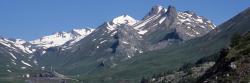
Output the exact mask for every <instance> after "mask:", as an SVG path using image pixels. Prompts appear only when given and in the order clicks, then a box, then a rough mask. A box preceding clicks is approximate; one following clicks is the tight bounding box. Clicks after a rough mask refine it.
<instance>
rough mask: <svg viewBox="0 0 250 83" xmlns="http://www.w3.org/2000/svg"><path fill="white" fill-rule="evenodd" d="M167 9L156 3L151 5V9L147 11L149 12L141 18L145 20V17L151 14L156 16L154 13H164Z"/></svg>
mask: <svg viewBox="0 0 250 83" xmlns="http://www.w3.org/2000/svg"><path fill="white" fill-rule="evenodd" d="M167 10H168V9H166V8H164V7H163V6H161V5H156V6H153V7H152V8H151V10H150V11H149V13H148V14H147V15H146V16H144V18H143V19H142V20H145V19H148V18H150V17H152V16H156V15H160V14H164V13H166V12H167Z"/></svg>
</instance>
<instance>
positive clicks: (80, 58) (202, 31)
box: [35, 6, 215, 78]
mask: <svg viewBox="0 0 250 83" xmlns="http://www.w3.org/2000/svg"><path fill="white" fill-rule="evenodd" d="M157 11H159V12H157ZM213 29H215V26H214V24H212V23H211V21H209V20H207V19H206V18H204V17H202V16H198V15H196V14H195V13H194V12H191V11H185V12H178V11H176V9H175V7H173V6H169V7H168V8H164V7H162V6H154V7H153V8H152V9H151V10H150V11H149V13H148V14H146V15H145V16H144V18H142V19H141V20H136V19H134V18H132V17H131V16H129V15H122V16H118V17H116V18H114V19H112V20H110V21H107V22H104V23H103V24H102V25H100V26H99V27H98V28H96V30H95V31H93V32H92V33H91V34H89V35H88V36H86V37H85V38H83V39H82V40H80V41H79V42H77V43H75V44H73V45H72V46H70V48H69V49H64V47H63V46H57V47H52V48H49V49H48V50H47V52H46V53H45V54H44V56H35V58H37V60H38V62H40V63H41V64H42V65H43V66H46V67H47V68H48V67H50V66H53V68H54V69H56V70H58V71H62V73H64V74H66V75H81V76H89V75H91V76H89V77H88V78H91V77H92V76H95V75H97V74H100V76H101V75H103V73H104V72H101V71H110V70H113V69H117V68H123V67H121V66H122V65H124V64H127V63H130V62H131V60H132V61H133V60H134V59H137V58H138V57H144V55H146V56H145V57H148V56H147V54H148V52H151V51H158V50H162V49H164V48H170V47H171V46H173V45H175V44H181V43H185V42H187V41H188V40H191V39H194V38H197V37H201V36H204V35H206V34H207V33H208V32H210V31H211V30H213ZM55 59H56V60H57V61H56V62H55V61H54V60H55ZM155 60H157V59H155ZM138 61H140V60H138ZM145 61H147V60H145ZM65 66H67V67H66V68H65ZM124 67H128V69H131V68H136V67H131V68H130V67H129V65H128V66H127V65H125V66H124ZM138 67H139V66H138ZM142 68H143V67H142ZM173 68H174V67H173ZM138 69H139V68H138ZM121 70H123V69H121ZM115 71H116V70H114V72H115ZM110 74H111V75H112V73H110ZM138 75H139V74H138ZM141 75H143V74H141ZM135 76H136V75H135ZM107 77H108V76H107ZM121 77H122V76H121Z"/></svg>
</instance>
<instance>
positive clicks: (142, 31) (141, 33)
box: [138, 30, 148, 35]
mask: <svg viewBox="0 0 250 83" xmlns="http://www.w3.org/2000/svg"><path fill="white" fill-rule="evenodd" d="M147 32H148V30H141V31H139V32H138V34H140V35H143V34H145V33H147Z"/></svg>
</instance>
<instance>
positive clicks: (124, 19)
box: [112, 15, 137, 25]
mask: <svg viewBox="0 0 250 83" xmlns="http://www.w3.org/2000/svg"><path fill="white" fill-rule="evenodd" d="M136 22H137V20H135V19H134V18H132V17H131V16H129V15H122V16H118V17H116V18H114V19H113V20H112V23H114V24H128V25H133V24H135V23H136Z"/></svg>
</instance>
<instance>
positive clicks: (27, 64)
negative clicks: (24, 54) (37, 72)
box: [21, 60, 32, 67]
mask: <svg viewBox="0 0 250 83" xmlns="http://www.w3.org/2000/svg"><path fill="white" fill-rule="evenodd" d="M21 62H22V63H23V64H24V65H26V66H29V67H32V66H31V65H30V64H29V63H27V62H24V61H23V60H22V61H21Z"/></svg>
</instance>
